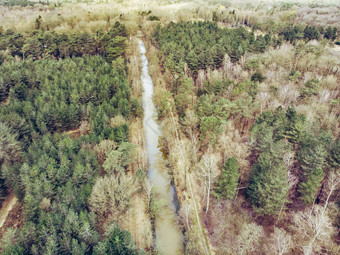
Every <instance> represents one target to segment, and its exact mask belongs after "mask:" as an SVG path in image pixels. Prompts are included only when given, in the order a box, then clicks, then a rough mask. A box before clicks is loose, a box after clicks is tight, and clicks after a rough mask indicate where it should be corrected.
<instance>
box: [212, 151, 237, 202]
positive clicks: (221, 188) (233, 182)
mask: <svg viewBox="0 0 340 255" xmlns="http://www.w3.org/2000/svg"><path fill="white" fill-rule="evenodd" d="M238 169H239V165H238V162H237V160H236V159H235V158H234V157H232V158H229V159H228V160H227V162H226V163H225V164H224V166H223V169H222V174H221V176H220V177H219V180H218V181H217V184H216V190H215V194H216V196H217V197H223V198H228V199H233V198H235V196H236V193H237V185H238V180H239V178H240V173H239V172H238Z"/></svg>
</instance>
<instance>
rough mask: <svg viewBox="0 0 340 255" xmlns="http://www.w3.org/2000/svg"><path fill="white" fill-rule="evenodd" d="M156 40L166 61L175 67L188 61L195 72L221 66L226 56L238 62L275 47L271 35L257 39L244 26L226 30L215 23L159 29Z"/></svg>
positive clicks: (179, 24)
mask: <svg viewBox="0 0 340 255" xmlns="http://www.w3.org/2000/svg"><path fill="white" fill-rule="evenodd" d="M154 37H155V40H156V43H157V44H158V46H159V48H160V50H161V55H162V56H163V57H164V59H165V62H166V61H167V59H169V58H171V62H173V63H174V65H176V64H178V63H181V62H186V63H187V64H188V67H189V68H190V70H191V71H192V72H193V73H196V72H197V71H198V70H199V69H207V68H208V67H210V68H213V69H215V68H219V67H221V65H222V62H223V58H224V55H225V54H226V53H227V54H228V55H229V56H230V57H231V59H232V60H235V61H237V60H238V59H240V57H241V56H242V55H244V54H245V53H246V52H249V51H250V52H263V51H264V50H265V49H266V48H267V47H268V45H270V44H271V38H270V36H269V35H266V36H264V37H262V36H260V37H258V38H255V37H254V35H253V34H252V33H251V32H248V31H247V30H246V29H245V28H243V27H238V28H234V29H230V28H223V29H222V28H219V27H218V26H217V25H216V24H214V23H213V22H179V23H170V24H169V25H168V26H166V27H164V28H161V27H160V26H158V27H157V29H156V32H155V35H154ZM165 66H168V64H167V65H165Z"/></svg>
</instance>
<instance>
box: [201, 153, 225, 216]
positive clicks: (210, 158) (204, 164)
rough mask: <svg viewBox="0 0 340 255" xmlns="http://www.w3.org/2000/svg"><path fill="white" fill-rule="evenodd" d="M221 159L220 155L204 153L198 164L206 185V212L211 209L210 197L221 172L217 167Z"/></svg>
mask: <svg viewBox="0 0 340 255" xmlns="http://www.w3.org/2000/svg"><path fill="white" fill-rule="evenodd" d="M219 161H220V157H219V155H217V154H210V153H209V154H204V155H203V157H202V159H201V161H200V163H199V164H198V169H199V171H200V177H201V178H202V181H203V185H204V194H206V199H207V205H206V209H205V212H206V213H208V210H209V197H210V190H211V187H212V185H213V184H214V181H215V179H216V177H217V176H218V174H219V170H218V169H217V164H218V162H219Z"/></svg>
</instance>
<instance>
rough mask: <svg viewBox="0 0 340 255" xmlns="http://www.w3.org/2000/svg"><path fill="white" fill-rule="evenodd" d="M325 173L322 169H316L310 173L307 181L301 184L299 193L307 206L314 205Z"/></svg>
mask: <svg viewBox="0 0 340 255" xmlns="http://www.w3.org/2000/svg"><path fill="white" fill-rule="evenodd" d="M324 176H325V173H324V172H323V170H322V169H321V168H315V169H314V170H312V171H311V172H309V174H308V176H307V179H306V180H305V181H303V182H301V183H300V185H299V193H300V194H301V197H300V199H301V200H302V201H303V202H304V203H305V204H307V205H308V204H312V203H313V202H314V200H315V196H316V193H317V192H318V190H319V187H320V184H321V181H322V180H323V178H324Z"/></svg>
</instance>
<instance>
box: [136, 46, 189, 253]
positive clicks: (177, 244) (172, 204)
mask: <svg viewBox="0 0 340 255" xmlns="http://www.w3.org/2000/svg"><path fill="white" fill-rule="evenodd" d="M139 49H140V52H141V60H142V75H141V80H142V85H143V89H144V93H143V109H144V120H143V125H144V131H145V138H146V153H147V157H148V163H149V169H148V177H149V180H150V182H151V183H152V184H153V186H154V187H155V189H156V190H157V191H158V193H159V198H160V199H162V200H163V201H164V202H165V203H166V206H165V207H164V208H163V209H161V211H160V213H159V214H157V216H156V219H155V234H156V240H155V241H156V248H157V250H159V252H160V254H164V255H168V254H169V255H176V254H183V235H182V233H181V231H180V229H179V227H178V224H177V217H176V202H177V201H176V199H177V197H176V192H175V188H174V187H173V186H172V185H170V178H169V176H167V174H166V173H164V170H162V169H164V167H162V157H161V152H160V150H159V148H158V139H159V137H160V136H161V134H162V133H161V130H160V127H159V126H158V124H157V123H156V121H155V116H156V111H155V107H154V104H153V101H152V96H153V92H154V89H153V83H152V79H151V77H150V75H149V67H148V59H147V58H146V56H145V46H144V43H143V41H141V40H139Z"/></svg>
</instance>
